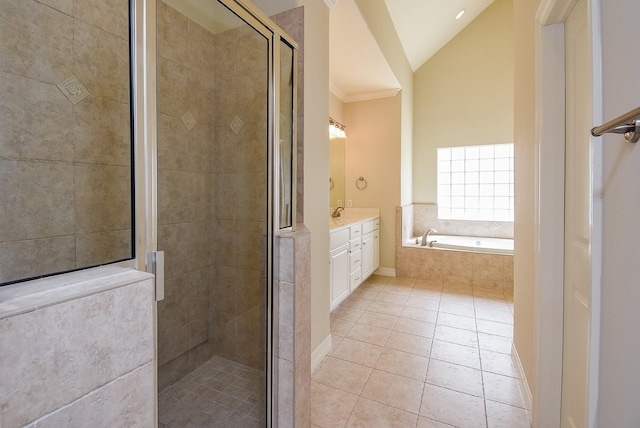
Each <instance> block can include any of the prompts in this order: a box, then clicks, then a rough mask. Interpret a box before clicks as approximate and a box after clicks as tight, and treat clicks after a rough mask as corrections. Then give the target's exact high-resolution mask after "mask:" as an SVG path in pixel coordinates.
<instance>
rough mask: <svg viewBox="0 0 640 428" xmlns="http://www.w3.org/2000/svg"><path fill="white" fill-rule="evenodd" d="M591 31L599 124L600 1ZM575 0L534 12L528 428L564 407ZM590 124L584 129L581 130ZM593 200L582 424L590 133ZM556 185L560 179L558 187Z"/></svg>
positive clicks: (596, 144)
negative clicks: (568, 121)
mask: <svg viewBox="0 0 640 428" xmlns="http://www.w3.org/2000/svg"><path fill="white" fill-rule="evenodd" d="M586 1H587V7H588V9H589V19H590V21H591V29H592V69H593V88H592V99H593V122H594V123H600V122H602V102H603V99H602V54H601V42H602V31H601V18H600V17H601V14H600V0H586ZM576 2H577V0H541V2H540V6H539V8H538V11H537V13H536V17H535V21H536V22H535V37H536V70H535V71H536V136H535V141H536V143H535V144H536V159H535V231H534V232H535V234H534V236H535V237H536V250H535V261H534V264H535V266H534V272H535V279H534V286H535V302H534V305H535V306H534V316H535V319H534V328H535V333H534V335H535V336H534V349H535V355H534V364H535V370H534V373H535V375H534V379H533V385H534V387H535V389H534V391H535V395H534V397H533V406H532V421H533V426H534V427H559V426H560V423H561V419H560V415H561V405H562V348H563V329H562V328H558V326H563V324H564V316H563V315H564V305H563V303H564V232H565V231H564V215H565V208H564V203H565V201H564V199H565V195H564V173H565V78H566V76H565V39H564V23H565V21H566V20H567V18H568V16H569V15H570V13H571V11H572V10H573V7H574V6H575V4H576ZM588 131H589V130H586V129H585V133H588ZM590 149H591V150H592V155H593V174H592V182H591V190H592V195H593V198H592V199H593V203H592V209H591V211H592V212H591V216H592V225H591V232H592V247H591V261H592V272H591V278H592V282H591V319H590V323H591V324H590V326H589V332H590V339H589V361H588V385H589V391H588V403H587V408H588V414H587V420H588V426H589V427H594V426H595V420H596V410H597V398H598V397H597V392H598V365H599V344H600V286H601V265H602V256H601V252H602V198H601V196H600V195H601V187H602V186H601V183H602V147H601V142H600V141H598V140H595V139H593V137H591V147H590ZM558 183H563V185H562V186H560V185H558Z"/></svg>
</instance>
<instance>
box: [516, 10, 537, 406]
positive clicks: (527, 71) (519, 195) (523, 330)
mask: <svg viewBox="0 0 640 428" xmlns="http://www.w3.org/2000/svg"><path fill="white" fill-rule="evenodd" d="M538 4H539V0H516V1H514V2H513V16H514V20H513V24H514V48H515V49H514V51H515V57H514V79H515V80H514V145H515V179H516V183H515V185H516V189H515V192H516V206H515V210H516V212H515V225H514V239H515V241H514V284H513V294H514V330H513V342H514V345H515V347H516V350H517V352H518V355H519V357H520V361H521V363H522V367H523V369H524V373H525V375H526V377H527V381H528V382H529V387H530V388H532V391H531V393H532V394H534V395H535V391H534V390H533V387H534V385H533V379H535V377H534V376H535V364H534V361H535V346H534V334H535V330H534V309H535V307H534V302H535V289H534V264H533V262H534V257H535V248H536V247H535V245H536V242H535V236H534V226H535V212H534V210H535V206H534V192H535V186H534V182H535V171H534V164H535V153H536V145H535V119H536V114H535V112H536V111H535V102H534V100H535V38H534V35H535V14H536V11H537V9H538Z"/></svg>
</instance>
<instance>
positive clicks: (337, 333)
mask: <svg viewBox="0 0 640 428" xmlns="http://www.w3.org/2000/svg"><path fill="white" fill-rule="evenodd" d="M331 334H332V340H333V349H332V351H331V352H330V354H329V355H328V356H327V357H325V359H324V360H323V362H322V363H321V364H320V367H319V368H318V369H317V370H316V372H315V374H314V376H313V380H312V386H311V394H312V399H311V400H312V404H311V422H312V425H313V426H314V427H323V428H324V427H367V428H373V427H381V428H382V427H384V428H386V427H398V428H407V427H417V428H438V427H451V426H454V427H460V428H467V427H490V428H497V427H504V428H520V427H526V428H528V427H530V423H529V413H528V412H527V410H526V409H525V404H524V400H523V398H522V394H521V391H520V387H519V384H518V380H517V374H516V371H515V369H514V367H513V365H512V362H511V355H510V353H511V342H512V336H513V304H512V299H511V298H510V296H506V295H505V294H504V293H502V292H496V291H490V290H480V289H475V290H473V289H470V288H468V287H467V288H459V287H458V288H457V287H444V286H443V284H442V283H441V282H436V281H423V280H414V279H407V278H390V277H382V276H377V275H374V276H372V277H370V278H369V279H368V280H367V281H366V282H365V283H364V284H362V285H361V286H360V287H359V288H358V289H357V290H356V291H355V292H354V293H353V294H352V295H351V296H350V297H349V298H348V299H347V300H345V301H344V302H343V303H342V304H341V305H340V306H339V307H338V308H336V310H335V311H333V313H332V314H331Z"/></svg>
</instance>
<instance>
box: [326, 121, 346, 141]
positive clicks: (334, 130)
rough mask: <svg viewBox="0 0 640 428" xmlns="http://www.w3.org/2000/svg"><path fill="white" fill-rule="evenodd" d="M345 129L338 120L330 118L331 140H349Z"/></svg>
mask: <svg viewBox="0 0 640 428" xmlns="http://www.w3.org/2000/svg"><path fill="white" fill-rule="evenodd" d="M345 128H346V126H344V125H343V124H341V123H340V122H338V121H337V120H334V119H332V118H329V139H330V140H335V139H336V138H347V134H346V132H344V129H345Z"/></svg>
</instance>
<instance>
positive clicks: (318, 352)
mask: <svg viewBox="0 0 640 428" xmlns="http://www.w3.org/2000/svg"><path fill="white" fill-rule="evenodd" d="M332 346H333V345H332V344H331V335H330V334H329V335H328V336H327V337H325V338H324V340H323V341H322V342H321V343H320V345H318V347H317V348H316V349H314V350H313V352H312V353H311V374H312V375H313V373H314V372H315V371H316V369H317V368H318V367H320V363H321V362H322V359H323V358H324V357H326V355H327V354H328V353H329V352H331V347H332Z"/></svg>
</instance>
